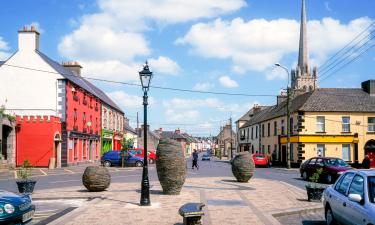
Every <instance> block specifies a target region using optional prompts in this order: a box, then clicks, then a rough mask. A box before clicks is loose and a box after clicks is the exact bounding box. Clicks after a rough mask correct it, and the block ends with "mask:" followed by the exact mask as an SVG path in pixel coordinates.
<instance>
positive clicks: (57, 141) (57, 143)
mask: <svg viewBox="0 0 375 225" xmlns="http://www.w3.org/2000/svg"><path fill="white" fill-rule="evenodd" d="M52 157H53V158H55V162H54V165H53V167H54V168H60V167H61V136H60V134H58V133H57V134H55V138H54V150H53V155H52Z"/></svg>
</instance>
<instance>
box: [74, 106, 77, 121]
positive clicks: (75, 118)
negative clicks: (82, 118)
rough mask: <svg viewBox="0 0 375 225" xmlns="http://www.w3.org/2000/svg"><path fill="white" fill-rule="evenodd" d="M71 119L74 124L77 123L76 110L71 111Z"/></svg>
mask: <svg viewBox="0 0 375 225" xmlns="http://www.w3.org/2000/svg"><path fill="white" fill-rule="evenodd" d="M73 119H74V124H75V122H76V121H77V109H74V111H73Z"/></svg>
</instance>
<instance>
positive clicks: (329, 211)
mask: <svg viewBox="0 0 375 225" xmlns="http://www.w3.org/2000/svg"><path fill="white" fill-rule="evenodd" d="M325 216H326V223H327V225H335V224H336V220H335V218H334V217H333V213H332V209H331V207H329V206H328V207H327V209H326V215H325Z"/></svg>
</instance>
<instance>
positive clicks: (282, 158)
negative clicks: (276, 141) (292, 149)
mask: <svg viewBox="0 0 375 225" xmlns="http://www.w3.org/2000/svg"><path fill="white" fill-rule="evenodd" d="M281 164H282V165H284V166H286V146H285V145H283V146H281Z"/></svg>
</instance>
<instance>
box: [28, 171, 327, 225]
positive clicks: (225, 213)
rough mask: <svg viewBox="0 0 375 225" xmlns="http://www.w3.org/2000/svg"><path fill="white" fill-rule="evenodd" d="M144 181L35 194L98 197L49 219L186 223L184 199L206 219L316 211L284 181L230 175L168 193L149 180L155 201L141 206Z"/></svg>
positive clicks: (245, 220)
mask: <svg viewBox="0 0 375 225" xmlns="http://www.w3.org/2000/svg"><path fill="white" fill-rule="evenodd" d="M139 188H140V183H139V182H136V183H135V182H133V183H126V184H124V183H112V184H111V186H110V188H109V189H108V190H107V191H104V192H88V191H86V190H85V189H84V188H83V187H82V186H76V187H69V188H55V189H49V190H44V191H36V192H35V193H34V194H33V198H37V199H38V198H43V199H49V198H50V199H56V198H61V196H64V198H71V199H74V198H94V200H91V201H87V202H85V203H84V204H82V206H80V207H78V208H77V209H74V210H72V211H71V212H69V213H67V214H65V215H64V216H62V217H60V218H58V219H56V220H54V221H52V222H51V223H50V224H67V225H68V224H80V225H86V224H87V225H89V224H90V225H91V224H124V223H125V221H126V224H130V225H132V224H134V225H141V224H160V225H164V224H165V225H167V224H174V225H176V224H182V217H181V216H180V215H179V214H178V209H179V208H180V206H182V205H183V204H185V203H189V202H202V203H204V204H206V206H205V207H204V212H205V216H204V217H203V224H207V225H208V224H212V225H214V224H232V225H234V224H267V225H271V224H281V222H280V221H279V220H278V219H277V217H275V216H273V215H277V216H278V217H281V216H283V215H291V214H296V213H297V214H298V213H299V212H301V211H304V212H306V211H308V210H318V209H321V208H322V204H321V203H315V202H308V201H307V200H306V193H305V192H304V191H303V190H301V189H300V188H297V187H295V186H292V185H289V184H287V183H285V182H280V181H272V180H268V179H261V178H252V179H251V180H250V182H249V183H238V182H236V181H235V180H234V179H233V178H232V177H228V176H225V177H221V176H218V177H210V178H187V180H186V182H185V184H184V187H183V188H182V191H181V193H180V195H172V196H171V195H164V194H162V188H161V186H160V184H159V182H157V181H154V182H151V190H150V193H151V203H152V204H151V206H148V207H144V206H143V207H142V206H139V204H138V203H139V199H140V190H139Z"/></svg>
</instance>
